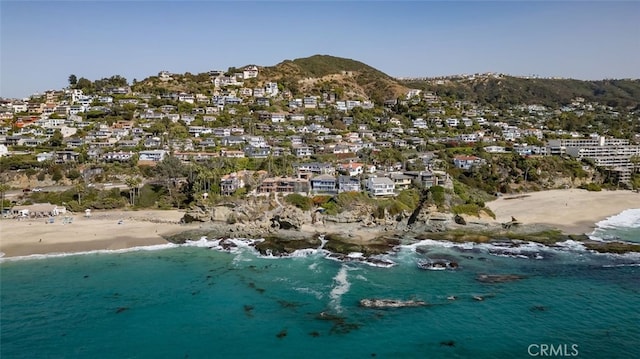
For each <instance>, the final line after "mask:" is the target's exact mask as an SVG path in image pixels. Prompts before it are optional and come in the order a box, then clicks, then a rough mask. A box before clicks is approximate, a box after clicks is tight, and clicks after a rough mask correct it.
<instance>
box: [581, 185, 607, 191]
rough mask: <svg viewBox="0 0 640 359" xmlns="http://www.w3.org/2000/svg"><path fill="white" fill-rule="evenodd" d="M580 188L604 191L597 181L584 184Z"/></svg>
mask: <svg viewBox="0 0 640 359" xmlns="http://www.w3.org/2000/svg"><path fill="white" fill-rule="evenodd" d="M580 188H582V189H586V190H587V191H591V192H600V191H602V187H601V186H600V185H599V184H597V183H587V184H583V185H582V186H580Z"/></svg>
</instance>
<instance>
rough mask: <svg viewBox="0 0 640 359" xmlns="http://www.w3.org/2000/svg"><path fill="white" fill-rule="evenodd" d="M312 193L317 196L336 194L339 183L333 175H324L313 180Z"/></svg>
mask: <svg viewBox="0 0 640 359" xmlns="http://www.w3.org/2000/svg"><path fill="white" fill-rule="evenodd" d="M310 182H311V191H312V192H313V193H317V194H336V193H337V181H336V178H335V177H334V176H332V175H328V174H322V175H318V176H315V177H313V178H312V179H311V181H310Z"/></svg>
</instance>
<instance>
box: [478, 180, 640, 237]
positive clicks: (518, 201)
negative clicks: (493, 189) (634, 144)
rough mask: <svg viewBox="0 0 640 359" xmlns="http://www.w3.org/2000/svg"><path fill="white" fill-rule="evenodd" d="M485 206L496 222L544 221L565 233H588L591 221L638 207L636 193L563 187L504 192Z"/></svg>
mask: <svg viewBox="0 0 640 359" xmlns="http://www.w3.org/2000/svg"><path fill="white" fill-rule="evenodd" d="M486 205H487V206H488V207H489V208H491V210H492V211H493V212H494V213H495V214H496V220H497V221H499V222H508V221H510V220H511V217H512V216H513V217H515V218H516V219H517V220H518V221H519V222H522V223H523V224H545V225H549V226H552V227H555V228H558V229H560V230H562V231H563V232H565V233H569V234H583V233H586V234H589V233H591V232H593V229H594V228H595V224H596V223H597V222H599V221H601V220H603V219H606V218H607V217H611V216H613V215H616V214H618V213H620V212H622V211H624V210H626V209H631V208H640V193H637V192H632V191H601V192H589V191H586V190H581V189H563V190H551V191H542V192H531V193H526V194H521V195H506V196H503V197H501V198H499V199H497V200H495V201H492V202H487V203H486Z"/></svg>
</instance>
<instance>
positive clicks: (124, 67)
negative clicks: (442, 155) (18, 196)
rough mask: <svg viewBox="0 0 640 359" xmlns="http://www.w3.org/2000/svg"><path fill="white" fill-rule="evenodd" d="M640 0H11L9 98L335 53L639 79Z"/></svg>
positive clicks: (446, 71) (382, 61)
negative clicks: (73, 85)
mask: <svg viewBox="0 0 640 359" xmlns="http://www.w3.org/2000/svg"><path fill="white" fill-rule="evenodd" d="M638 19H640V1H624V2H616V1H564V2H561V1H552V0H548V1H518V0H512V1H493V2H488V1H466V2H465V1H447V2H445V1H326V0H325V1H309V0H305V1H302V0H298V1H268V0H263V1H257V2H251V1H215V0H214V1H162V0H155V1H136V0H134V1H127V2H125V1H89V0H85V1H57V0H52V1H46V2H38V1H28V0H22V1H15V0H13V1H12V0H0V97H8V98H22V97H26V96H29V95H30V94H32V93H38V92H40V93H41V92H43V91H46V90H50V89H61V88H64V87H66V86H67V85H68V78H69V75H70V74H75V75H76V76H77V77H78V78H80V77H85V78H87V79H89V80H92V81H93V80H97V79H101V78H104V77H110V76H112V75H116V74H117V75H121V76H124V77H126V78H127V79H128V80H129V82H131V81H133V79H137V80H142V79H144V78H146V77H148V76H154V75H157V74H158V72H159V71H162V70H167V71H170V72H174V73H184V72H191V73H194V74H195V73H200V72H206V71H209V70H227V69H228V68H229V67H231V66H234V67H241V66H244V65H248V64H256V65H260V66H272V65H276V64H278V63H280V62H282V61H284V60H286V59H295V58H300V57H307V56H311V55H314V54H326V55H333V56H339V57H346V58H351V59H354V60H358V61H361V62H364V63H366V64H368V65H370V66H373V67H375V68H377V69H379V70H381V71H382V72H385V73H386V74H388V75H390V76H394V77H434V76H446V75H455V74H473V73H484V72H497V73H504V74H510V75H516V76H530V75H538V76H543V77H566V78H576V79H584V80H597V79H605V78H640V21H639V20H638Z"/></svg>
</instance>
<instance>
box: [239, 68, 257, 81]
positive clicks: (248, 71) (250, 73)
mask: <svg viewBox="0 0 640 359" xmlns="http://www.w3.org/2000/svg"><path fill="white" fill-rule="evenodd" d="M258 73H259V72H258V67H257V66H247V67H245V68H244V69H243V70H242V78H243V79H245V80H246V79H252V78H255V77H258Z"/></svg>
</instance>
